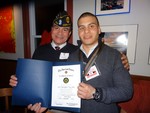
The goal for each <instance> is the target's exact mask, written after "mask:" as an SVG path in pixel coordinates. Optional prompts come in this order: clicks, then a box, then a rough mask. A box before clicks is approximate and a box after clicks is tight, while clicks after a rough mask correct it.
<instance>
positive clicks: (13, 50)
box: [0, 5, 24, 60]
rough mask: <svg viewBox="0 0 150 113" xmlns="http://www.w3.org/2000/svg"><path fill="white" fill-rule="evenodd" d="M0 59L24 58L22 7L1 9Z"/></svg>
mask: <svg viewBox="0 0 150 113" xmlns="http://www.w3.org/2000/svg"><path fill="white" fill-rule="evenodd" d="M0 17H1V19H0V28H2V29H1V30H0V59H10V60H17V59H18V58H19V57H20V58H21V57H24V44H23V26H22V10H21V6H20V5H16V6H13V5H12V6H7V7H4V8H1V9H0Z"/></svg>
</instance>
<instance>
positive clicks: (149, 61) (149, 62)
mask: <svg viewBox="0 0 150 113" xmlns="http://www.w3.org/2000/svg"><path fill="white" fill-rule="evenodd" d="M148 64H149V65H150V47H149V55H148Z"/></svg>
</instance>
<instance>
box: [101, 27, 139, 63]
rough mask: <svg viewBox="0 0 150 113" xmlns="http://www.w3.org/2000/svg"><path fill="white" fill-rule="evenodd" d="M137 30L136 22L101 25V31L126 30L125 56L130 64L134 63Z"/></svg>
mask: <svg viewBox="0 0 150 113" xmlns="http://www.w3.org/2000/svg"><path fill="white" fill-rule="evenodd" d="M137 30H138V25H137V24H132V25H116V26H101V31H102V32H128V44H127V57H128V60H129V63H130V64H134V63H135V54H136V43H137ZM104 38H105V37H104Z"/></svg>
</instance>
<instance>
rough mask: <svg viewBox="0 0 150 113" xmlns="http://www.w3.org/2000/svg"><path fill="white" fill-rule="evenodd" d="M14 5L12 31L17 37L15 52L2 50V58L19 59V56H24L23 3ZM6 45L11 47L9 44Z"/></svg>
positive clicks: (0, 55) (0, 52) (0, 53)
mask: <svg viewBox="0 0 150 113" xmlns="http://www.w3.org/2000/svg"><path fill="white" fill-rule="evenodd" d="M12 7H13V20H14V31H12V32H13V33H14V37H15V39H14V40H15V52H5V51H3V50H1V51H0V59H8V60H17V59H18V58H24V43H23V23H22V8H21V5H12ZM11 27H12V26H11ZM10 29H12V28H10ZM6 44H8V43H6ZM6 46H7V47H9V44H8V45H6ZM9 48H10V47H9Z"/></svg>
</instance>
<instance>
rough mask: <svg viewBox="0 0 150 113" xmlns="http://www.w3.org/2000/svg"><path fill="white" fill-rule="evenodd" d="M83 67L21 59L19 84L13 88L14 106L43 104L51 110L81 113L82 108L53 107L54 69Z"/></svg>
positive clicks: (19, 60)
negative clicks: (65, 66) (67, 66)
mask: <svg viewBox="0 0 150 113" xmlns="http://www.w3.org/2000/svg"><path fill="white" fill-rule="evenodd" d="M74 64H80V65H81V74H82V63H81V62H49V61H43V60H35V59H24V58H19V59H18V61H17V67H16V76H17V78H18V84H17V86H16V87H14V88H13V95H12V105H17V106H27V105H29V104H35V103H39V102H41V103H42V106H43V107H47V108H50V109H59V110H66V111H71V112H80V108H74V107H73V108H72V107H58V106H57V107H55V106H51V95H52V67H53V66H61V65H74Z"/></svg>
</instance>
